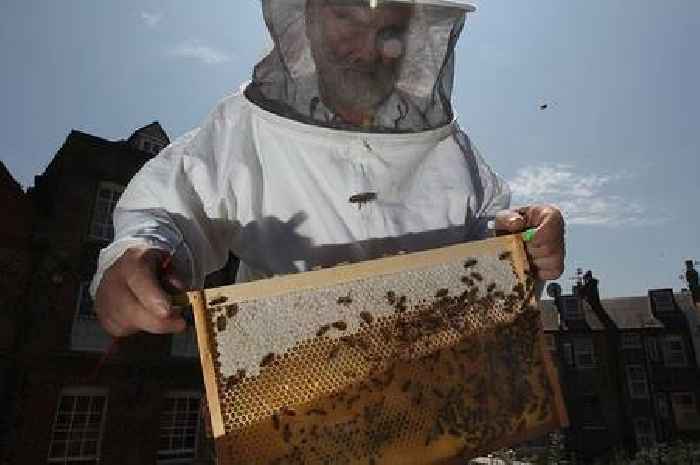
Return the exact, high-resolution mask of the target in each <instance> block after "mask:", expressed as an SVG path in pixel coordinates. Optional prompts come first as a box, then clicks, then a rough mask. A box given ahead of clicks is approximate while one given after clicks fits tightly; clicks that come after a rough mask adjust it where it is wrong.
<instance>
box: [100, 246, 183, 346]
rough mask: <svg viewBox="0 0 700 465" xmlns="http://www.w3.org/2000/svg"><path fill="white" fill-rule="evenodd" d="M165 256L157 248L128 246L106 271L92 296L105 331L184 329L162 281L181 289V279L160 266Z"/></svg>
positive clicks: (120, 334) (125, 333)
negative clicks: (94, 294)
mask: <svg viewBox="0 0 700 465" xmlns="http://www.w3.org/2000/svg"><path fill="white" fill-rule="evenodd" d="M167 256H168V255H167V253H166V252H164V251H162V250H157V249H140V248H133V249H128V250H127V251H126V252H125V253H124V255H122V256H121V257H120V258H119V260H117V261H116V262H115V263H114V264H113V265H112V266H111V267H110V268H109V269H108V270H107V271H106V272H105V274H104V275H103V276H102V281H100V285H99V287H98V288H97V295H96V296H95V311H96V313H97V317H98V319H99V320H100V323H101V324H102V326H103V327H104V329H105V331H107V332H108V333H109V334H111V335H112V336H114V337H124V336H129V335H131V334H134V333H137V332H139V331H146V332H149V333H153V334H168V333H179V332H182V331H184V330H185V327H186V324H185V320H184V319H182V317H181V316H180V315H179V314H176V313H175V312H174V311H173V309H172V305H171V298H170V296H169V295H168V293H167V292H166V291H165V290H164V289H163V285H162V284H161V283H162V282H166V283H167V285H168V286H171V287H173V288H174V289H177V290H179V291H184V285H182V282H181V281H179V280H178V279H177V278H176V277H175V276H174V275H172V273H169V272H168V271H167V270H166V271H162V270H161V268H162V263H163V261H164V260H165V259H166V258H167ZM163 273H165V276H162V275H163Z"/></svg>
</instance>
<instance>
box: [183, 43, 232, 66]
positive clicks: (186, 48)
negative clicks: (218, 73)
mask: <svg viewBox="0 0 700 465" xmlns="http://www.w3.org/2000/svg"><path fill="white" fill-rule="evenodd" d="M169 54H170V55H171V56H174V57H179V58H186V59H190V60H196V61H201V62H202V63H205V64H207V65H217V64H220V63H226V62H227V61H231V56H230V55H229V54H228V53H226V52H225V51H223V50H219V49H216V48H214V47H210V46H208V45H205V44H204V43H202V42H201V41H199V40H188V41H185V42H183V43H181V44H179V45H178V46H176V47H175V48H173V49H172V50H171V51H170V53H169Z"/></svg>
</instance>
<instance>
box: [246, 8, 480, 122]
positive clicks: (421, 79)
mask: <svg viewBox="0 0 700 465" xmlns="http://www.w3.org/2000/svg"><path fill="white" fill-rule="evenodd" d="M262 6H263V13H264V17H265V22H266V24H267V27H268V30H269V32H270V35H271V38H272V40H273V42H274V48H273V49H272V51H271V52H270V53H269V54H268V55H267V56H266V57H265V58H264V59H263V60H262V61H261V62H260V63H258V65H257V66H256V67H255V70H254V73H253V80H252V83H251V85H250V86H249V87H248V89H247V90H246V95H247V96H248V98H249V99H251V100H252V101H253V102H255V103H256V104H258V105H259V106H261V107H263V108H265V109H266V110H268V111H271V112H273V113H276V114H278V115H281V116H284V117H287V118H291V119H294V120H297V121H301V122H305V123H310V124H315V125H319V126H325V127H332V128H338V129H349V130H357V131H366V132H417V131H423V130H428V129H434V128H437V127H440V126H443V125H445V124H448V123H449V122H450V121H451V120H452V119H453V112H452V106H451V103H450V100H451V94H452V85H453V74H454V48H455V45H456V42H457V39H458V38H459V35H460V33H461V31H462V28H463V26H464V19H465V13H466V12H467V11H470V9H469V8H468V6H465V5H464V4H460V3H458V2H447V1H442V0H440V1H437V0H433V1H431V2H429V3H413V2H408V1H405V0H404V1H377V0H371V1H370V0H262Z"/></svg>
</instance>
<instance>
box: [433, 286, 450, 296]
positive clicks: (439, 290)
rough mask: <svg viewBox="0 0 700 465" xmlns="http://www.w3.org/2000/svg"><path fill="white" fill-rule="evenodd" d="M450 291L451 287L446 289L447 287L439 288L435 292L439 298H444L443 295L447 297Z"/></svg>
mask: <svg viewBox="0 0 700 465" xmlns="http://www.w3.org/2000/svg"><path fill="white" fill-rule="evenodd" d="M449 293H450V290H449V289H445V288H442V289H438V291H437V292H436V293H435V297H437V298H438V299H439V298H442V297H447V294H449Z"/></svg>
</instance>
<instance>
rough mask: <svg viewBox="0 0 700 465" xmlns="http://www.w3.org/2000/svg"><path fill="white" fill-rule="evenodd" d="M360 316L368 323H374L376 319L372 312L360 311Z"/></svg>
mask: <svg viewBox="0 0 700 465" xmlns="http://www.w3.org/2000/svg"><path fill="white" fill-rule="evenodd" d="M360 318H362V321H364V322H365V323H367V324H368V325H370V324H372V321H374V317H373V316H372V314H371V313H370V312H360Z"/></svg>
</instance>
